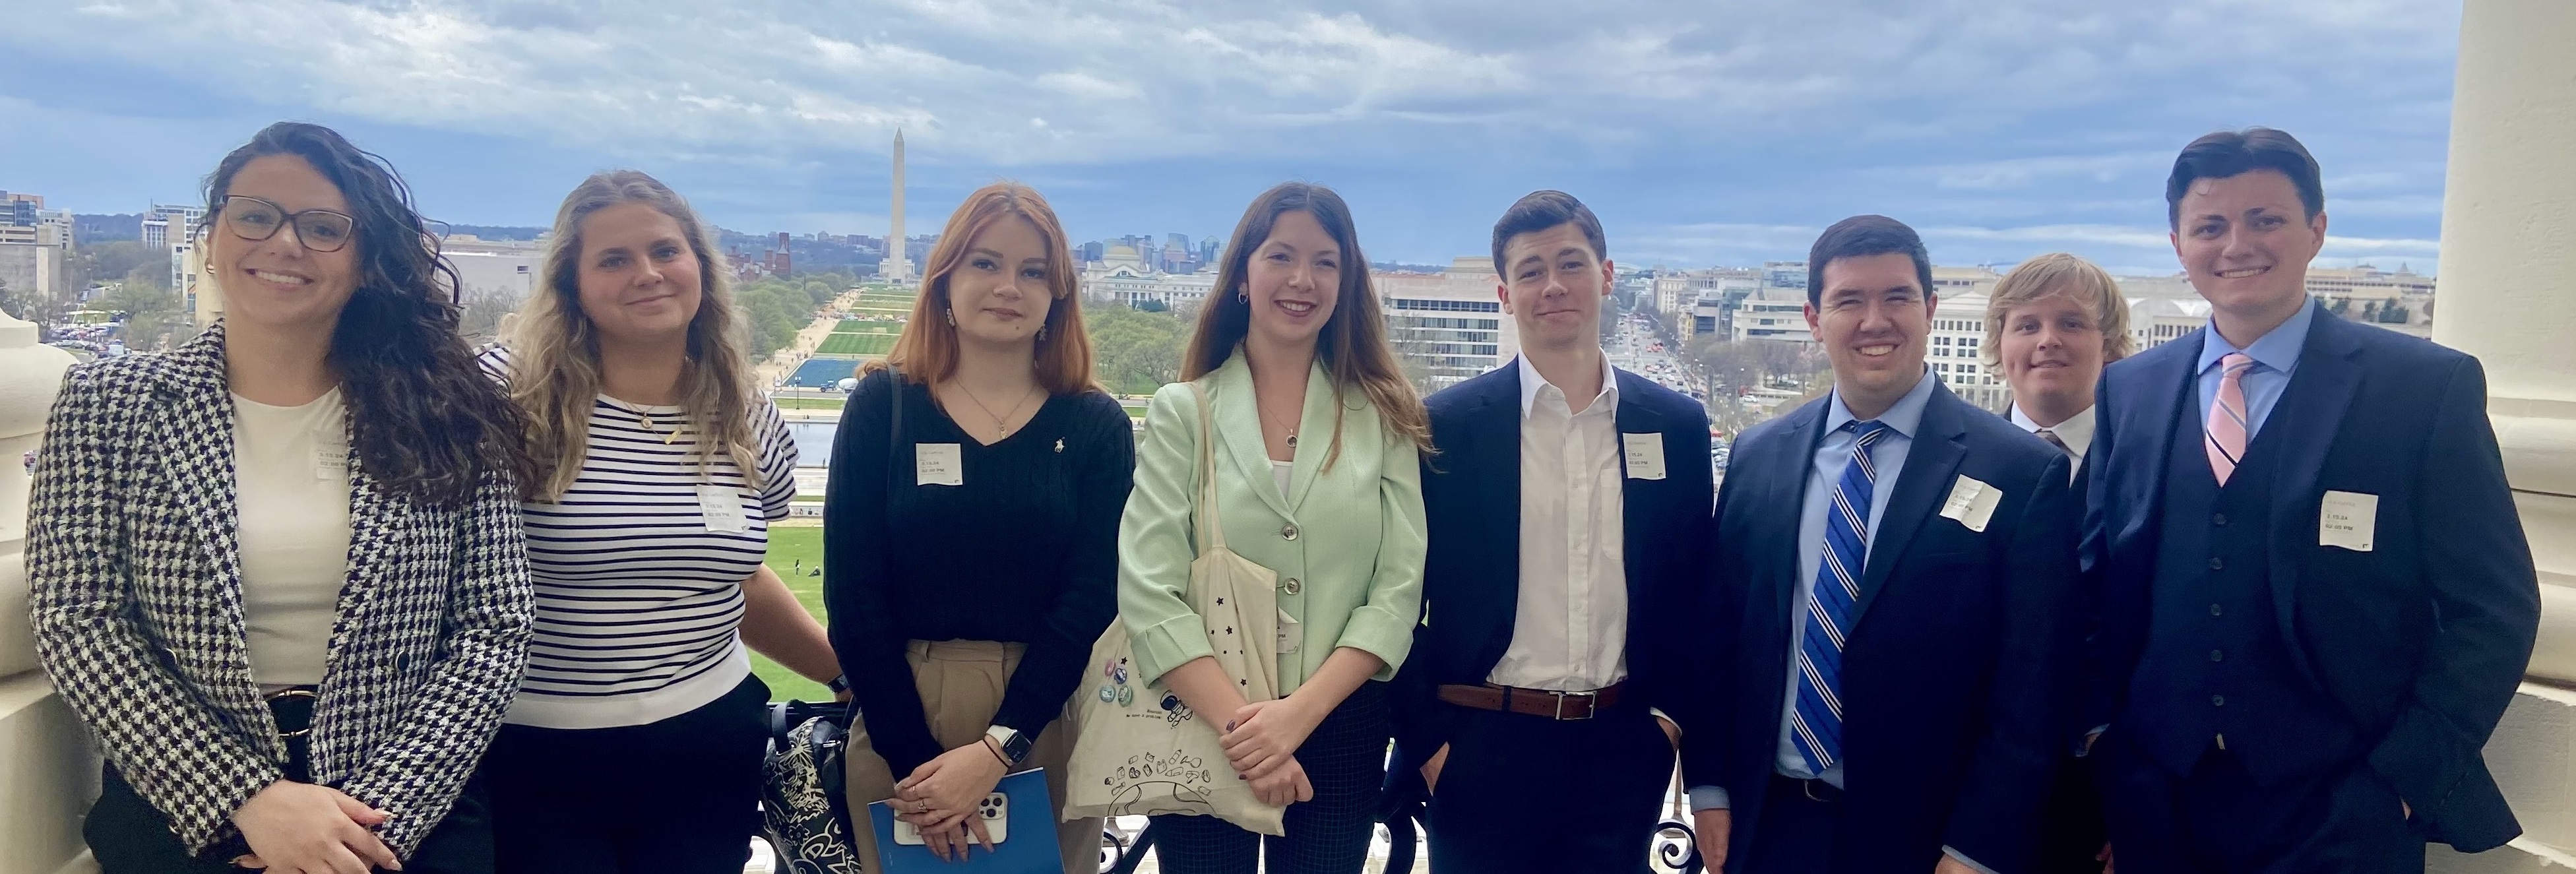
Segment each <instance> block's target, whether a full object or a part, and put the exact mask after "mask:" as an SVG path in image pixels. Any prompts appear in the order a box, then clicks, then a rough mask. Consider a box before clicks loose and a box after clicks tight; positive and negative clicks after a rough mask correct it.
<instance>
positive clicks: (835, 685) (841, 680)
mask: <svg viewBox="0 0 2576 874" xmlns="http://www.w3.org/2000/svg"><path fill="white" fill-rule="evenodd" d="M823 685H825V686H827V687H830V688H831V690H832V694H834V695H838V694H841V693H843V692H847V691H850V675H848V674H842V675H840V676H838V677H833V678H832V681H831V682H829V683H825V684H823Z"/></svg>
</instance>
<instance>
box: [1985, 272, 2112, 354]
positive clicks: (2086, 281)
mask: <svg viewBox="0 0 2576 874" xmlns="http://www.w3.org/2000/svg"><path fill="white" fill-rule="evenodd" d="M2060 294H2062V295H2066V296H2067V297H2069V298H2072V299H2073V300H2074V301H2075V303H2076V305H2077V306H2081V307H2083V308H2084V313H2085V315H2087V316H2090V317H2092V319H2093V326H2094V327H2096V328H2100V329H2102V363H2104V364H2109V363H2111V362H2114V361H2118V360H2120V359H2122V358H2127V357H2129V356H2131V355H2134V354H2137V351H2138V341H2137V340H2136V339H2134V338H2132V337H2130V336H2129V299H2128V298H2127V297H2126V296H2124V295H2122V294H2120V281H2119V280H2117V279H2113V278H2111V272H2110V271H2108V270H2104V269H2102V268H2101V267H2099V266H2097V265H2095V264H2094V263H2093V262H2091V261H2086V260H2084V259H2082V258H2079V257H2076V256H2074V255H2069V254H2066V253H2064V252H2051V253H2049V254H2046V255H2041V256H2039V257H2037V258H2032V259H2030V260H2028V261H2024V262H2021V266H2018V267H2014V268H2013V269H2012V272H2010V273H2006V274H2004V278H2003V279H2001V280H1998V281H1996V282H1995V290H1994V292H1993V293H1991V294H1990V295H1988V297H1987V299H1986V342H1985V348H1984V349H1982V350H1980V351H1981V352H1982V353H1983V354H1982V355H1981V356H1980V357H1981V358H1983V359H1984V361H1985V362H1986V366H1987V367H2001V366H2003V354H2004V317H2005V316H2007V315H2010V314H2011V313H2012V311H2013V308H2014V307H2020V306H2027V305H2029V304H2031V303H2034V302H2037V301H2038V300H2040V299H2041V298H2045V297H2049V296H2052V295H2060Z"/></svg>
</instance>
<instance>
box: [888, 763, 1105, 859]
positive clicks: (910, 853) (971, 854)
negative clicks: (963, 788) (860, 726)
mask: <svg viewBox="0 0 2576 874" xmlns="http://www.w3.org/2000/svg"><path fill="white" fill-rule="evenodd" d="M993 791H995V792H999V793H1002V794H1003V795H1008V796H1010V798H1011V807H1010V813H1009V814H1008V817H1009V820H1010V838H1009V839H1008V840H1005V841H1003V842H1001V843H999V844H995V845H994V846H993V849H990V850H986V849H984V845H983V844H982V843H976V844H974V845H973V846H971V847H969V848H968V849H967V851H966V861H964V862H943V861H940V859H939V857H938V856H935V855H932V854H931V852H930V848H929V847H923V846H905V845H902V844H897V843H895V842H894V825H895V823H894V808H892V807H889V806H887V804H886V802H883V801H879V802H876V803H874V804H870V805H868V819H869V821H870V823H871V824H872V825H873V826H874V827H875V828H876V831H877V852H878V853H879V854H880V855H882V856H883V857H884V859H885V874H1063V871H1064V854H1063V852H1062V851H1060V850H1059V849H1057V847H1056V842H1055V838H1056V831H1055V829H1056V822H1055V799H1054V798H1053V797H1051V796H1049V795H1048V794H1047V784H1046V771H1044V770H1043V769H1038V768H1031V769H1029V770H1026V771H1021V772H1019V773H1017V774H1012V775H1010V776H1008V777H1004V778H1002V782H1000V783H998V784H995V785H994V786H993ZM969 834H970V835H971V834H972V833H971V832H970V833H969Z"/></svg>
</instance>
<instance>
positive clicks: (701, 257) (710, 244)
mask: <svg viewBox="0 0 2576 874" xmlns="http://www.w3.org/2000/svg"><path fill="white" fill-rule="evenodd" d="M625 203H640V204H643V205H645V206H649V207H652V208H653V209H654V210H655V211H657V212H660V213H662V214H663V215H667V216H670V217H671V220H672V221H675V222H678V223H679V225H680V232H681V234H682V235H683V236H684V237H685V238H686V239H687V240H688V243H689V247H690V248H691V249H694V250H696V255H697V257H698V291H699V299H698V312H697V315H696V316H694V317H691V318H690V319H689V344H688V361H687V362H686V363H685V364H683V365H682V366H681V368H680V407H681V409H683V410H685V411H686V412H685V413H683V416H684V417H685V422H686V427H687V428H688V429H689V431H690V433H693V434H698V435H713V436H714V438H715V439H713V440H707V439H700V440H698V441H697V454H696V457H695V459H694V460H695V461H696V462H697V463H698V469H699V472H700V476H704V475H705V471H706V470H707V468H708V467H709V466H710V465H711V464H713V463H714V461H715V454H716V453H717V452H723V453H725V454H726V456H728V457H730V458H732V459H733V463H734V466H735V467H736V468H739V469H741V471H742V475H743V478H744V480H746V481H748V482H750V483H751V484H752V488H753V489H755V490H757V489H760V488H762V487H763V485H764V483H763V482H762V481H761V467H760V461H759V459H758V458H757V457H756V455H755V453H756V452H757V450H758V446H759V444H758V442H756V441H755V440H753V439H752V436H751V414H750V408H751V398H752V396H753V395H752V392H753V389H752V385H751V378H750V368H749V367H748V366H747V365H748V362H747V359H746V358H745V357H744V354H743V350H744V347H745V345H746V344H745V341H744V338H743V336H742V328H741V325H742V322H741V319H740V318H739V317H737V315H736V313H735V311H734V303H733V281H732V277H731V271H729V270H727V269H726V268H725V263H724V256H723V255H721V254H718V253H717V250H716V244H715V237H714V235H713V234H712V233H710V232H709V230H708V227H707V224H706V223H705V222H703V221H700V220H699V219H698V213H697V211H696V210H694V209H691V208H689V202H688V201H686V200H683V199H681V197H680V195H679V194H677V193H674V192H673V191H672V190H671V189H670V187H669V186H666V185H663V184H662V183H661V181H660V180H657V179H654V178H653V177H651V176H648V175H645V174H644V173H642V172H639V171H635V170H609V171H604V172H600V173H594V174H591V177H590V178H588V179H584V180H582V182H581V185H580V186H578V187H576V188H574V189H573V190H572V193H571V194H569V195H566V196H565V197H564V202H563V208H561V209H559V210H557V211H556V212H555V227H554V234H553V237H552V240H553V242H552V243H551V244H549V245H548V246H547V247H546V257H545V263H544V266H543V267H542V269H541V270H540V271H539V272H538V276H539V280H538V282H539V284H538V287H537V289H536V291H535V292H534V293H532V294H530V295H529V296H528V303H527V306H526V307H524V308H522V309H521V310H520V311H519V315H518V318H517V319H516V320H515V321H514V322H513V323H512V324H511V326H510V327H509V329H508V330H507V331H506V332H505V334H506V336H505V337H504V338H503V339H504V342H505V344H506V345H507V346H508V347H509V349H510V398H511V399H512V400H514V401H517V402H518V404H519V407H520V408H521V409H523V410H525V411H527V420H528V455H529V457H530V458H531V459H532V460H533V462H534V466H535V468H536V473H537V475H536V476H532V477H530V478H528V480H527V481H526V482H524V483H523V484H522V485H521V491H522V492H523V497H525V498H526V499H527V500H531V501H548V502H550V501H554V500H556V499H558V498H560V497H562V496H563V493H564V491H565V490H566V489H569V488H571V487H572V484H573V481H574V480H577V479H579V478H580V477H581V466H582V461H583V459H584V457H585V456H587V455H588V454H589V444H590V413H591V407H592V405H593V404H594V403H596V402H597V398H598V397H599V329H598V326H597V325H596V324H595V323H593V322H592V321H591V320H590V317H589V316H588V315H587V314H585V313H583V312H582V309H581V255H582V233H581V231H582V223H583V221H584V220H586V219H588V218H589V217H590V216H591V214H592V213H596V212H598V211H600V210H603V209H607V208H609V207H612V206H616V205H619V204H625Z"/></svg>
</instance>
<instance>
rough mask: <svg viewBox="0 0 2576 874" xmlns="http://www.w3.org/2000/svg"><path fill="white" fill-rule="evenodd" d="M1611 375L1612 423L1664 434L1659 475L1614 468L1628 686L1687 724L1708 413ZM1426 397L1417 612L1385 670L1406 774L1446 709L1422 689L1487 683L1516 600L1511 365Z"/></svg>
mask: <svg viewBox="0 0 2576 874" xmlns="http://www.w3.org/2000/svg"><path fill="white" fill-rule="evenodd" d="M1616 373H1617V378H1618V381H1619V407H1618V410H1617V412H1616V414H1615V415H1614V416H1613V420H1614V422H1615V423H1616V424H1617V426H1618V429H1619V432H1620V433H1622V434H1647V433H1653V434H1661V435H1663V442H1664V478H1663V479H1660V480H1650V479H1635V478H1628V477H1622V478H1621V479H1620V486H1621V488H1620V511H1621V516H1622V518H1623V520H1624V522H1625V528H1626V530H1625V531H1624V532H1623V533H1622V536H1621V540H1620V548H1621V555H1622V556H1623V558H1624V559H1625V561H1624V564H1625V567H1626V571H1627V574H1626V576H1627V583H1628V639H1627V642H1626V646H1627V660H1628V680H1627V684H1628V685H1627V688H1628V690H1629V693H1628V694H1630V695H1640V696H1642V698H1643V700H1644V702H1645V703H1646V704H1647V705H1648V706H1652V707H1657V708H1661V709H1663V710H1664V711H1665V713H1666V715H1668V716H1671V717H1673V719H1674V721H1675V723H1676V724H1679V725H1681V726H1682V727H1683V730H1684V731H1685V732H1687V731H1689V730H1690V728H1691V726H1690V724H1689V719H1688V717H1687V716H1686V715H1685V714H1687V713H1689V712H1691V711H1690V708H1688V707H1687V706H1685V705H1683V704H1681V703H1679V702H1677V700H1676V698H1675V696H1674V694H1673V693H1674V691H1675V689H1676V683H1675V680H1676V679H1677V678H1678V674H1677V672H1676V671H1675V670H1674V663H1675V661H1676V658H1675V657H1676V654H1678V653H1682V652H1684V651H1685V649H1684V648H1685V647H1686V646H1687V645H1688V644H1689V642H1690V641H1704V640H1705V637H1704V632H1705V629H1706V625H1705V623H1704V622H1699V623H1694V622H1693V621H1692V620H1691V617H1692V615H1693V614H1694V611H1696V610H1698V609H1700V608H1701V607H1702V606H1703V605H1704V604H1706V601H1707V599H1706V598H1705V597H1704V596H1703V595H1702V593H1701V592H1700V591H1699V589H1700V587H1701V586H1703V585H1704V582H1703V581H1704V580H1705V579H1706V578H1705V577H1704V576H1703V575H1701V574H1700V573H1699V572H1698V571H1697V569H1696V568H1695V567H1694V565H1695V563H1696V561H1697V560H1698V558H1699V557H1700V555H1701V550H1702V548H1703V545H1704V542H1705V539H1706V534H1707V529H1708V520H1709V501H1710V493H1711V485H1710V481H1711V479H1712V476H1711V472H1710V470H1709V463H1708V452H1709V440H1708V411H1707V409H1706V408H1703V407H1701V406H1700V405H1699V402H1698V401H1694V400H1691V399H1690V398H1689V397H1687V396H1684V395H1682V394H1681V393H1679V392H1675V391H1673V390H1671V389H1668V388H1665V387H1663V386H1660V385H1657V384H1655V383H1654V381H1652V380H1649V379H1646V378H1645V377H1642V376H1638V375H1636V374H1634V373H1629V372H1627V371H1624V370H1621V371H1617V372H1616ZM1425 405H1426V406H1428V407H1429V408H1430V412H1431V442H1432V445H1433V446H1434V447H1435V452H1433V454H1431V455H1430V456H1429V457H1427V458H1425V459H1424V461H1423V471H1422V507H1423V511H1424V515H1425V516H1426V518H1427V519H1428V521H1429V526H1430V538H1431V544H1430V552H1429V554H1428V555H1427V556H1426V557H1425V559H1424V561H1423V568H1422V604H1423V616H1422V624H1421V625H1420V626H1419V627H1418V628H1416V629H1415V631H1414V638H1413V651H1412V654H1410V655H1408V656H1406V657H1405V661H1404V668H1403V670H1402V671H1400V672H1399V673H1397V674H1396V677H1395V687H1396V693H1397V694H1396V703H1395V708H1394V709H1395V722H1396V746H1397V758H1398V761H1399V762H1401V763H1403V764H1402V765H1400V767H1399V769H1398V772H1397V774H1396V776H1397V778H1398V782H1399V783H1401V782H1402V781H1403V780H1405V779H1408V778H1409V779H1412V780H1418V779H1419V776H1418V774H1417V773H1416V769H1417V768H1418V767H1419V766H1420V765H1421V764H1422V763H1423V762H1424V761H1427V760H1429V759H1430V757H1431V756H1432V755H1433V754H1434V753H1436V752H1438V751H1439V749H1440V747H1441V745H1442V744H1445V743H1448V741H1449V734H1450V723H1451V720H1452V719H1453V718H1454V717H1455V715H1456V714H1455V713H1453V712H1452V711H1451V710H1450V709H1449V708H1448V707H1447V705H1444V704H1441V703H1440V702H1439V701H1438V700H1437V699H1436V698H1434V697H1433V693H1434V692H1435V691H1436V690H1437V688H1438V687H1439V686H1440V685H1442V684H1447V683H1460V684H1467V685H1474V684H1478V683H1483V682H1485V677H1486V676H1487V675H1489V674H1491V673H1493V670H1494V665H1495V664H1496V663H1497V662H1500V661H1501V660H1502V657H1503V651H1504V650H1505V649H1507V648H1509V647H1510V646H1511V642H1512V623H1513V620H1514V618H1515V615H1516V613H1517V611H1518V609H1519V605H1520V534H1521V521H1520V508H1521V490H1520V482H1521V384H1520V368H1519V367H1518V366H1517V365H1507V366H1505V367H1502V368H1500V369H1497V370H1493V371H1490V372H1488V373H1485V374H1483V375H1481V376H1478V377H1476V378H1474V379H1470V380H1467V381H1466V382H1462V383H1459V384H1457V385H1454V386H1450V387H1449V388H1447V389H1444V390H1442V391H1440V392H1439V393H1437V394H1434V395H1432V396H1431V397H1430V399H1429V400H1427V401H1426V402H1425ZM1621 464H1622V466H1623V468H1624V466H1625V464H1626V462H1625V461H1624V456H1623V460H1622V462H1621ZM1686 638H1687V640H1686ZM1632 700H1633V699H1632Z"/></svg>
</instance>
